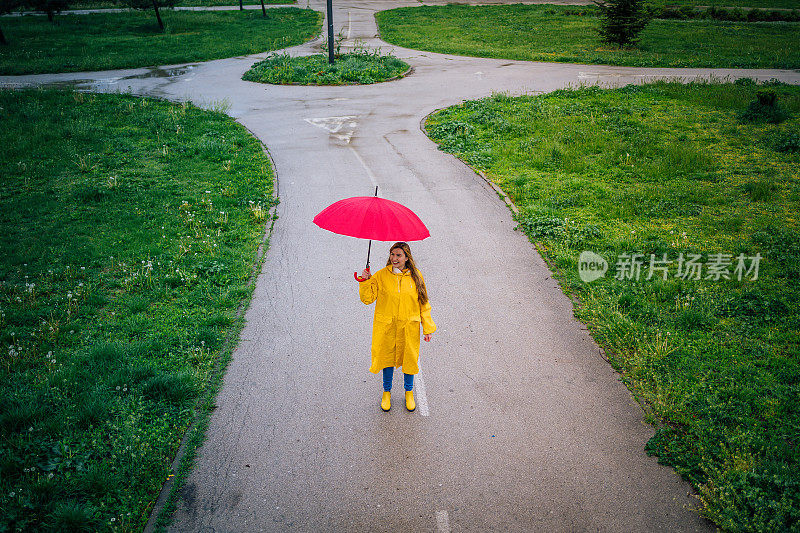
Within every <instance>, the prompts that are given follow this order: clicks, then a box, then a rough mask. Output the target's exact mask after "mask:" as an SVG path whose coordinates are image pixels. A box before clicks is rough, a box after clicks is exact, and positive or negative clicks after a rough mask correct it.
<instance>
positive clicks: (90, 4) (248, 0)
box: [69, 0, 297, 9]
mask: <svg viewBox="0 0 800 533" xmlns="http://www.w3.org/2000/svg"><path fill="white" fill-rule="evenodd" d="M296 3H297V0H264V5H269V4H296ZM242 4H243V5H246V6H251V5H261V1H260V0H243V1H242ZM175 6H176V7H184V6H237V7H238V6H239V0H177V1H176V2H175ZM118 7H120V5H119V4H118V3H115V2H112V1H110V0H107V1H104V0H84V1H78V2H73V3H71V4H70V5H69V8H70V9H104V8H118Z"/></svg>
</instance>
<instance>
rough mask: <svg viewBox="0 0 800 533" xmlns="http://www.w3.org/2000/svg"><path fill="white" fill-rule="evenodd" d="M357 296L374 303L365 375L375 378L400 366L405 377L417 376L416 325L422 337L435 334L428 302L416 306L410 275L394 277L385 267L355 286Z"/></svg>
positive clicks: (407, 272) (415, 296)
mask: <svg viewBox="0 0 800 533" xmlns="http://www.w3.org/2000/svg"><path fill="white" fill-rule="evenodd" d="M358 295H359V296H360V297H361V301H362V302H364V303H365V304H367V305H369V304H371V303H372V302H374V301H375V300H377V303H376V304H375V318H374V321H373V323H372V365H371V366H370V367H369V371H370V372H372V373H373V374H377V373H378V372H380V371H381V370H382V369H384V368H386V367H388V366H393V367H400V366H402V367H403V373H405V374H416V373H418V372H419V365H418V361H419V326H420V323H422V333H423V334H424V335H427V334H429V333H433V332H434V331H436V324H434V323H433V319H431V304H430V302H427V303H426V304H425V305H423V306H420V305H419V298H418V296H417V286H416V285H415V284H414V280H413V279H412V277H411V272H410V271H409V270H408V269H406V270H404V271H403V272H402V273H401V274H395V273H394V272H392V266H391V265H388V266H387V267H386V268H382V269H380V270H379V271H377V272H375V274H373V275H372V277H371V278H369V279H368V280H367V281H362V282H361V283H359V284H358Z"/></svg>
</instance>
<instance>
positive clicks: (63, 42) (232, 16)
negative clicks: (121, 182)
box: [0, 8, 322, 74]
mask: <svg viewBox="0 0 800 533" xmlns="http://www.w3.org/2000/svg"><path fill="white" fill-rule="evenodd" d="M162 13H163V14H162V18H163V20H164V25H165V26H166V31H165V32H164V33H162V32H160V31H159V29H158V24H157V23H156V20H155V15H154V14H153V13H151V12H130V13H94V14H90V15H62V16H59V17H57V24H55V25H53V24H51V23H49V22H48V21H47V19H46V17H19V18H5V19H3V20H2V24H3V26H2V27H3V32H4V33H5V35H6V38H7V39H8V41H9V43H10V44H9V45H8V46H2V47H0V74H32V73H43V72H75V71H84V70H109V69H118V68H133V67H145V66H152V65H171V64H177V63H189V62H192V61H208V60H211V59H221V58H226V57H234V56H239V55H246V54H255V53H260V52H264V51H268V50H276V49H278V48H282V47H285V46H292V45H296V44H300V43H302V42H304V41H306V40H307V39H309V38H311V37H313V36H314V35H316V34H317V33H318V31H319V28H320V23H321V20H322V15H321V14H320V13H317V12H316V11H312V10H310V9H297V8H271V9H268V10H267V16H266V17H263V16H262V15H261V11H260V10H258V11H250V10H248V11H244V12H240V11H238V10H236V11H225V12H219V11H216V12H186V11H167V10H163V12H162Z"/></svg>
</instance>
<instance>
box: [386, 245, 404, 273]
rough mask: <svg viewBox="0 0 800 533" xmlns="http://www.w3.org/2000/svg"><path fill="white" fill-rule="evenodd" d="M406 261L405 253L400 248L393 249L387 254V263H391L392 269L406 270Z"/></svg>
mask: <svg viewBox="0 0 800 533" xmlns="http://www.w3.org/2000/svg"><path fill="white" fill-rule="evenodd" d="M406 259H407V257H406V253H405V252H404V251H403V249H402V248H395V249H394V250H392V251H391V252H389V261H391V262H392V267H393V268H399V269H400V270H403V269H404V268H406Z"/></svg>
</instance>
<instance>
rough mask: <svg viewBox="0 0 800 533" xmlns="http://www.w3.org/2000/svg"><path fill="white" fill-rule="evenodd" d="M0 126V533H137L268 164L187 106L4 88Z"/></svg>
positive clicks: (227, 327) (255, 233)
mask: <svg viewBox="0 0 800 533" xmlns="http://www.w3.org/2000/svg"><path fill="white" fill-rule="evenodd" d="M0 117H1V118H2V123H3V128H2V129H0V175H2V176H3V180H2V183H0V227H2V232H0V247H2V250H3V253H2V254H0V343H1V344H2V346H1V347H0V348H1V349H0V357H2V363H1V364H0V434H2V439H0V507H2V509H3V512H2V513H1V514H0V530H2V531H6V530H8V531H16V530H20V531H34V530H37V531H38V530H53V531H73V530H74V531H78V530H86V531H141V529H142V527H143V525H144V523H145V522H146V520H147V517H148V513H149V512H150V510H151V508H152V505H153V503H154V501H155V498H156V496H157V495H158V493H159V491H160V489H161V486H162V484H163V483H164V481H165V479H167V476H168V475H170V474H171V468H170V466H171V461H172V460H173V458H174V456H175V453H176V450H177V448H178V444H179V443H180V440H181V438H182V436H183V434H184V432H185V430H186V428H187V425H188V424H189V423H190V421H191V420H192V417H193V409H194V408H196V407H198V406H200V407H201V410H202V409H204V408H207V402H209V400H208V398H209V395H210V394H211V392H213V390H212V389H213V388H214V387H215V386H216V385H215V380H216V379H218V375H219V369H216V370H215V365H218V364H220V363H219V362H220V360H222V361H223V363H221V364H222V366H224V361H225V360H226V357H227V356H228V354H229V352H230V350H231V349H232V347H231V346H230V345H229V344H225V340H226V338H233V339H235V336H236V334H237V333H238V331H239V328H240V321H238V320H236V311H237V308H238V307H239V306H240V305H241V304H242V302H243V301H246V300H247V299H248V298H249V296H250V294H251V292H252V286H251V281H250V274H251V270H252V268H253V266H254V263H255V260H256V249H257V247H258V246H259V244H260V243H261V241H262V238H263V235H264V231H265V224H268V223H269V221H268V220H266V219H267V218H268V217H266V216H265V213H266V210H267V209H269V207H270V206H271V205H272V203H273V201H272V170H271V166H270V162H269V158H268V157H267V156H266V155H265V154H264V152H263V151H262V147H261V145H260V143H259V142H258V141H257V140H256V139H254V138H253V137H252V136H251V135H249V133H248V132H247V131H246V130H245V129H244V128H242V127H241V126H239V125H238V124H236V123H234V122H233V121H232V120H231V119H229V118H228V117H226V116H225V115H223V114H222V113H217V112H207V111H201V110H199V109H197V108H194V107H192V106H191V105H175V104H168V103H165V102H161V101H156V100H150V99H141V98H134V97H131V96H121V95H83V94H80V93H69V92H50V91H48V92H35V91H25V92H22V91H20V92H9V91H3V92H0ZM261 208H263V209H261ZM204 402H206V404H204ZM81 528H82V529H81Z"/></svg>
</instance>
